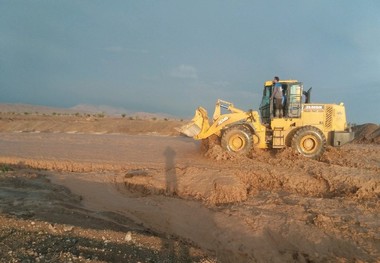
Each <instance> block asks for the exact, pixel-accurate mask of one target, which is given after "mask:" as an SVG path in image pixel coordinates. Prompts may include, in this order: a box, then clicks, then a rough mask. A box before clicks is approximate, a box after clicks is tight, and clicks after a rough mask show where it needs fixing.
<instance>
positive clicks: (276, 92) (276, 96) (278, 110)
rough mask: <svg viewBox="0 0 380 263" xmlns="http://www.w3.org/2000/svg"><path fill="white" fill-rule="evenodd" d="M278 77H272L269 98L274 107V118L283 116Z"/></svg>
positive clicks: (281, 95) (280, 87)
mask: <svg viewBox="0 0 380 263" xmlns="http://www.w3.org/2000/svg"><path fill="white" fill-rule="evenodd" d="M279 81H280V78H279V77H277V76H275V77H274V79H273V86H274V87H273V94H272V96H271V98H270V99H271V100H272V101H274V107H275V111H274V112H275V117H276V118H282V116H283V107H282V100H283V94H282V86H281V83H279Z"/></svg>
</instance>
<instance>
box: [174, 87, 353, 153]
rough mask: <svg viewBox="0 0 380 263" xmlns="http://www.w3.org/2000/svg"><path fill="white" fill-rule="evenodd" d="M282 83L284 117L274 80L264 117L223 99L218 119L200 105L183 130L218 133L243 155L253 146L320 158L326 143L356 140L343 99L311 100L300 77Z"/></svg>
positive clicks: (267, 92)
mask: <svg viewBox="0 0 380 263" xmlns="http://www.w3.org/2000/svg"><path fill="white" fill-rule="evenodd" d="M279 83H280V84H281V86H282V91H283V97H284V100H283V107H282V109H281V110H282V111H283V117H282V118H277V117H274V116H275V114H274V113H275V105H274V104H273V99H271V96H272V93H273V83H272V81H266V82H265V84H264V90H263V97H262V100H261V105H260V115H259V113H258V112H257V111H253V110H249V111H244V110H241V109H238V108H236V107H235V106H234V105H233V104H232V103H230V102H227V101H223V100H218V101H217V103H216V105H215V111H214V115H213V117H212V121H209V118H208V116H207V111H206V110H205V109H204V108H203V107H198V108H197V109H196V111H195V116H194V118H193V119H192V121H191V122H190V123H189V124H187V125H185V126H183V127H182V128H180V129H179V131H180V132H181V133H182V134H185V135H187V136H189V137H193V138H194V139H196V140H202V139H208V138H209V137H210V136H215V135H216V136H217V138H218V139H219V140H220V144H221V146H222V147H223V148H224V149H225V150H227V151H231V152H236V153H240V154H247V153H248V152H249V151H250V150H251V148H252V147H257V148H261V149H267V148H284V147H287V146H288V147H292V148H293V149H294V150H295V151H296V152H298V153H300V154H301V155H303V156H305V157H308V158H312V159H319V158H320V157H321V155H322V154H323V152H324V151H325V147H326V145H331V146H341V145H343V144H345V143H347V142H349V141H351V140H352V139H353V138H354V134H353V132H351V129H350V128H349V127H348V126H347V122H346V112H345V107H344V105H343V103H340V104H339V105H338V104H322V103H311V102H310V96H311V88H310V89H309V90H308V91H303V84H302V83H301V82H299V81H297V80H283V81H280V82H279ZM222 111H224V113H222Z"/></svg>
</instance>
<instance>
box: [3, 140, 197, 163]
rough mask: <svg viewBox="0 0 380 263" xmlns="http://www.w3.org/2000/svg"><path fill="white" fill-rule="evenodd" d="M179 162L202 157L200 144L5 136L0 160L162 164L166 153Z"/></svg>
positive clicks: (182, 141)
mask: <svg viewBox="0 0 380 263" xmlns="http://www.w3.org/2000/svg"><path fill="white" fill-rule="evenodd" d="M168 148H169V149H171V150H173V151H174V152H175V155H176V156H175V157H176V161H179V162H181V161H182V162H187V161H191V160H193V159H194V158H197V157H201V156H200V153H199V143H198V142H196V141H194V140H192V139H190V138H186V137H170V136H147V135H125V134H123V135H122V134H67V133H2V134H1V136H0V156H8V157H9V156H12V157H18V158H32V159H37V158H38V159H44V160H62V161H64V160H78V161H80V162H85V161H92V162H97V161H100V162H106V163H118V164H120V163H126V164H131V163H149V164H162V163H164V161H165V150H166V149H168Z"/></svg>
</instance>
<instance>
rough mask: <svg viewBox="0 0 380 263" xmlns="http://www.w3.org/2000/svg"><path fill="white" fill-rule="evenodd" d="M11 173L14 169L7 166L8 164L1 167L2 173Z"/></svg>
mask: <svg viewBox="0 0 380 263" xmlns="http://www.w3.org/2000/svg"><path fill="white" fill-rule="evenodd" d="M9 171H13V169H12V168H11V167H10V166H9V165H7V164H1V165H0V172H2V173H6V172H9Z"/></svg>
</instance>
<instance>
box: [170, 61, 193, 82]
mask: <svg viewBox="0 0 380 263" xmlns="http://www.w3.org/2000/svg"><path fill="white" fill-rule="evenodd" d="M170 76H172V77H174V78H181V79H198V72H197V69H196V68H195V67H193V66H190V65H184V64H182V65H179V66H178V67H176V68H174V69H172V70H171V71H170Z"/></svg>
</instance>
